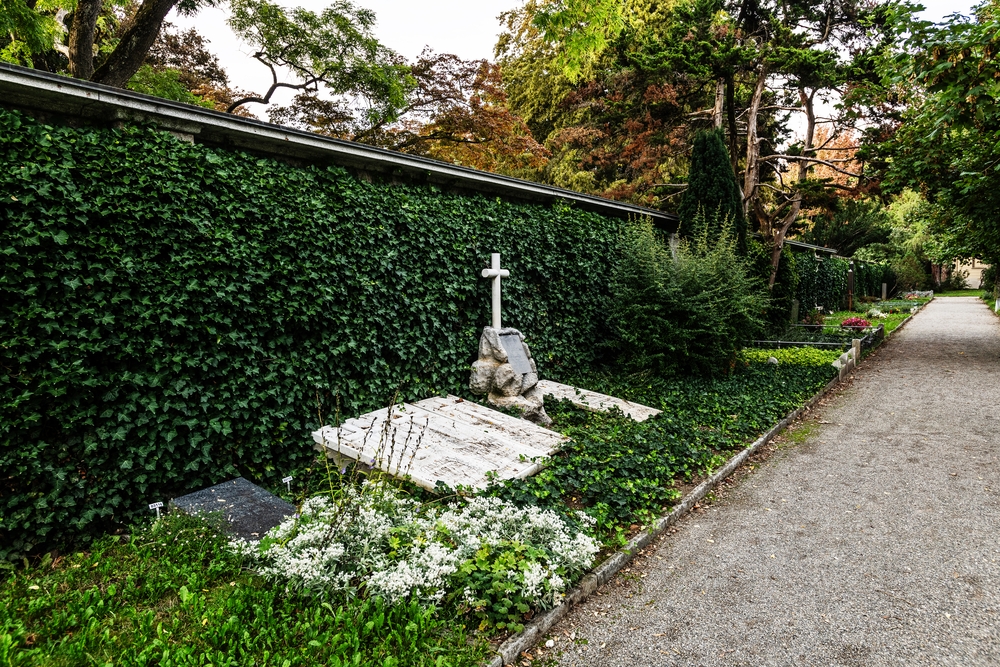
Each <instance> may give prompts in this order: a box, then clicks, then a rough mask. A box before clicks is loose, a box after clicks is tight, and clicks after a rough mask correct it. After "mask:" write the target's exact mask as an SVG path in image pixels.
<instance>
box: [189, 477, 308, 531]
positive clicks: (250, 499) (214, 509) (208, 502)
mask: <svg viewBox="0 0 1000 667" xmlns="http://www.w3.org/2000/svg"><path fill="white" fill-rule="evenodd" d="M170 506H171V507H172V508H175V509H178V510H180V511H181V512H184V513H185V514H191V515H199V514H201V515H212V514H215V515H217V516H219V517H220V518H221V519H222V520H223V521H222V526H223V528H224V529H225V530H226V531H227V532H229V533H231V534H232V535H234V536H235V537H240V538H243V539H245V540H259V539H260V538H262V537H263V536H264V535H265V534H266V533H267V531H269V530H271V529H272V528H274V527H275V526H277V525H278V524H279V523H281V522H282V521H284V520H285V519H286V518H288V517H290V516H292V515H293V514H295V506H294V505H292V504H291V503H288V502H285V501H284V500H282V499H281V498H279V497H278V496H276V495H274V494H273V493H270V492H268V491H265V490H264V489H262V488H260V487H259V486H257V485H256V484H254V483H253V482H248V481H247V480H245V479H243V478H242V477H237V478H236V479H231V480H229V481H228V482H223V483H222V484H216V485H215V486H210V487H208V488H207V489H202V490H201V491H195V492H194V493H189V494H187V495H186V496H181V497H180V498H174V499H173V500H172V501H170Z"/></svg>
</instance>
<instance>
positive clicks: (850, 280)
mask: <svg viewBox="0 0 1000 667" xmlns="http://www.w3.org/2000/svg"><path fill="white" fill-rule="evenodd" d="M847 310H854V262H851V268H849V269H848V270H847Z"/></svg>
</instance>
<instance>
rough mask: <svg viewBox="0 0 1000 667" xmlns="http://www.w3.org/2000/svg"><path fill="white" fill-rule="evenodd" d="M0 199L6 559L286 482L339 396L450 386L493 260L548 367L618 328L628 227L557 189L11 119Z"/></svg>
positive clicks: (480, 310)
mask: <svg viewBox="0 0 1000 667" xmlns="http://www.w3.org/2000/svg"><path fill="white" fill-rule="evenodd" d="M0 192H2V193H3V198H4V202H3V205H2V206H0V251H2V252H3V263H2V267H0V366H2V373H0V406H2V415H3V418H2V419H0V480H2V481H0V521H2V523H0V559H3V558H8V557H15V556H17V555H18V554H22V553H24V552H27V551H30V550H31V549H36V550H40V549H45V548H46V547H47V546H48V545H54V544H56V543H63V542H66V541H69V540H71V539H73V538H75V537H78V536H86V535H88V534H93V533H95V532H99V531H103V530H106V529H108V528H109V527H111V526H113V525H120V524H122V523H123V522H129V521H130V520H131V519H132V518H133V517H135V516H137V515H138V513H140V512H146V511H148V510H145V504H146V503H149V502H152V501H155V500H167V499H168V498H170V497H173V496H177V495H180V494H182V493H184V492H186V491H189V490H193V489H195V488H200V487H203V486H206V485H209V484H213V483H217V482H220V481H222V480H224V479H226V478H229V477H232V476H235V475H237V474H243V475H244V476H247V477H250V478H252V479H256V480H263V481H265V482H266V481H267V480H276V479H280V477H281V476H282V473H283V471H285V470H288V469H290V468H291V467H293V466H295V465H297V464H298V463H299V462H301V461H304V460H306V459H307V458H308V457H312V456H313V452H312V449H311V447H310V439H309V435H308V434H309V431H310V430H311V429H314V428H316V427H317V425H318V417H317V409H318V408H320V409H321V410H322V412H323V413H324V414H326V415H329V414H331V413H333V411H334V404H335V401H336V400H337V397H339V405H340V408H341V411H342V413H343V414H344V415H346V416H351V415H354V414H358V413H359V412H361V411H365V410H371V409H376V408H379V407H382V406H384V405H386V403H387V402H388V401H389V399H390V398H391V397H392V396H393V394H394V392H395V391H396V390H397V388H401V398H403V399H404V400H412V399H415V398H421V397H425V396H427V395H430V394H432V393H436V392H445V391H450V392H452V393H456V392H459V391H461V390H462V389H463V388H464V387H466V386H467V382H468V369H469V364H470V362H471V361H472V360H473V358H474V356H475V352H476V349H477V341H478V337H479V332H480V328H481V327H482V326H483V325H485V324H486V323H488V322H489V304H490V298H489V293H490V292H489V290H490V286H489V282H488V281H486V280H483V279H482V278H481V277H479V270H480V269H481V268H482V267H484V266H486V265H487V264H488V261H489V253H490V252H501V253H503V258H504V259H503V261H504V268H509V269H510V270H511V279H510V280H509V281H507V282H506V283H505V285H504V318H505V323H507V324H508V325H509V326H516V327H519V328H520V329H521V330H523V331H525V332H526V333H527V335H528V336H529V341H530V343H531V345H532V349H533V351H534V356H535V359H536V360H537V361H538V363H539V366H541V367H542V369H543V372H544V373H545V374H546V375H548V377H556V378H557V377H558V376H559V374H560V373H561V372H562V369H564V368H576V367H577V366H579V365H581V364H583V365H586V364H588V363H591V362H593V361H594V359H595V355H596V354H597V353H598V352H597V350H599V349H600V348H601V345H602V344H604V342H605V341H607V340H608V339H609V329H608V325H607V320H606V313H607V310H608V309H607V290H606V289H605V287H604V286H606V285H608V284H609V282H610V278H611V269H612V263H611V262H609V257H613V255H614V248H615V244H616V243H617V238H618V229H619V227H620V226H621V224H622V223H621V222H620V221H618V220H614V219H608V218H604V217H602V216H600V215H597V214H594V213H589V212H585V211H580V210H576V209H573V208H571V207H569V206H567V205H565V204H559V205H556V206H552V207H545V206H539V205H531V204H524V203H511V202H506V201H500V200H498V199H495V198H488V197H484V196H473V195H467V194H456V193H451V192H442V191H441V190H438V189H436V188H434V187H431V186H425V185H403V184H389V183H386V182H381V181H378V180H374V181H373V180H371V179H362V178H358V177H355V176H353V175H351V174H350V173H348V172H347V171H346V170H345V169H343V168H340V167H333V166H324V165H314V166H306V167H300V166H294V165H289V164H286V163H284V162H280V161H277V160H272V159H265V158H259V157H254V156H251V155H247V154H245V153H238V152H234V151H227V150H222V149H216V148H210V147H206V146H204V145H198V144H194V145H192V144H187V143H184V142H181V141H179V140H177V139H175V138H174V137H173V136H171V135H169V134H167V133H165V132H159V131H156V130H153V129H149V128H139V127H124V128H122V129H119V130H112V129H97V128H89V127H83V128H71V127H64V126H47V125H43V124H41V123H39V122H37V121H35V120H32V119H30V118H28V117H26V116H24V115H23V114H20V113H17V112H13V111H5V110H0ZM317 402H319V403H320V405H319V406H318V405H317Z"/></svg>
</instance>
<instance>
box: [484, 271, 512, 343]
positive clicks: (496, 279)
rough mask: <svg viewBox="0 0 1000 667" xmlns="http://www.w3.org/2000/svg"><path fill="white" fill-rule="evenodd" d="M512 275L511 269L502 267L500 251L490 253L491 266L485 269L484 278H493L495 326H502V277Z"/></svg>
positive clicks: (495, 327)
mask: <svg viewBox="0 0 1000 667" xmlns="http://www.w3.org/2000/svg"><path fill="white" fill-rule="evenodd" d="M508 277H510V271H508V270H507V269H501V268H500V253H498V252H495V253H493V254H492V255H490V268H488V269H483V278H492V279H493V328H494V329H499V328H500V279H501V278H508Z"/></svg>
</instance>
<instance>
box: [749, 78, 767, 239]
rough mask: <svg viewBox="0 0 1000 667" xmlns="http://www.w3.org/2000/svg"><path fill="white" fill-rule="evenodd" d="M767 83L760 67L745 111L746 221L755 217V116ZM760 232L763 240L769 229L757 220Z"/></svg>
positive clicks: (757, 161)
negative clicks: (748, 106) (748, 105)
mask: <svg viewBox="0 0 1000 667" xmlns="http://www.w3.org/2000/svg"><path fill="white" fill-rule="evenodd" d="M766 82H767V65H764V64H763V63H762V64H761V66H760V72H758V73H757V85H755V86H754V89H753V97H752V98H751V99H750V108H749V109H748V110H747V165H746V171H745V172H744V175H743V213H744V215H746V218H747V221H748V222H749V221H750V220H753V219H754V217H756V213H757V209H758V206H757V205H756V204H757V199H758V195H757V189H758V188H757V185H758V182H759V181H760V138H759V137H758V136H757V116H758V115H759V114H760V101H761V99H762V98H763V96H764V84H765V83H766ZM752 216H754V217H752ZM758 225H759V226H760V232H761V233H762V234H764V236H765V238H766V237H768V236H770V231H771V230H770V229H764V227H765V224H764V220H760V219H758Z"/></svg>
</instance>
